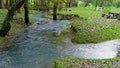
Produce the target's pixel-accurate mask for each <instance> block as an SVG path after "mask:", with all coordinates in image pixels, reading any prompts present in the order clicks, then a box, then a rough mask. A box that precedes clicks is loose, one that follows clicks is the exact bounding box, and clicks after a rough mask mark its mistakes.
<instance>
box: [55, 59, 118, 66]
mask: <svg viewBox="0 0 120 68" xmlns="http://www.w3.org/2000/svg"><path fill="white" fill-rule="evenodd" d="M119 67H120V58H116V59H103V60H100V59H97V60H96V59H78V58H74V59H73V58H65V59H56V60H55V67H54V68H119Z"/></svg>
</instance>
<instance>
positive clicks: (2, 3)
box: [0, 0, 4, 9]
mask: <svg viewBox="0 0 120 68" xmlns="http://www.w3.org/2000/svg"><path fill="white" fill-rule="evenodd" d="M1 8H4V1H3V0H0V9H1Z"/></svg>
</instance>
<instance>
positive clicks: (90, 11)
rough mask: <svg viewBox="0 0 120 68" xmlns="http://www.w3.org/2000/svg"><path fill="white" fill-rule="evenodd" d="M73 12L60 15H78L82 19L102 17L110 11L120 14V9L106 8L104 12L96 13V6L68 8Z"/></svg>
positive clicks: (64, 12)
mask: <svg viewBox="0 0 120 68" xmlns="http://www.w3.org/2000/svg"><path fill="white" fill-rule="evenodd" d="M69 9H70V10H71V11H64V10H63V11H59V12H58V13H63V14H78V15H79V16H81V17H85V18H88V17H101V14H102V13H108V12H109V11H111V12H120V8H116V7H104V10H103V12H100V11H96V8H95V7H94V6H88V7H83V6H79V7H72V8H68V10H69Z"/></svg>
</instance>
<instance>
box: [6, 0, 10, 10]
mask: <svg viewBox="0 0 120 68" xmlns="http://www.w3.org/2000/svg"><path fill="white" fill-rule="evenodd" d="M8 3H9V2H8V0H6V8H7V9H8V6H9V5H8Z"/></svg>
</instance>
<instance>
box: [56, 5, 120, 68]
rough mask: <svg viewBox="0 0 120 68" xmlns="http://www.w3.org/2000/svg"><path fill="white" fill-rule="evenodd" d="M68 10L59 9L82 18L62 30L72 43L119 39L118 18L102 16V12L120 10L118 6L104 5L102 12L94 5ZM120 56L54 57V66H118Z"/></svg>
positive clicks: (66, 67)
mask: <svg viewBox="0 0 120 68" xmlns="http://www.w3.org/2000/svg"><path fill="white" fill-rule="evenodd" d="M69 10H70V11H60V12H59V13H62V14H77V15H79V16H80V17H83V18H84V19H79V18H78V19H75V20H74V21H73V22H72V23H71V24H70V25H71V26H72V28H69V29H66V30H63V34H65V35H66V36H69V37H71V39H72V41H73V42H74V43H79V44H81V43H82V44H83V43H84V44H86V43H99V42H103V41H106V40H113V39H120V21H119V20H118V19H107V18H102V17H101V15H102V13H105V14H107V13H108V12H109V11H111V12H120V8H115V7H106V8H105V10H103V12H101V11H96V10H95V7H72V8H69ZM119 67H120V58H119V57H117V58H114V59H102V60H100V59H98V60H96V59H80V58H65V59H56V60H55V68H119Z"/></svg>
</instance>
